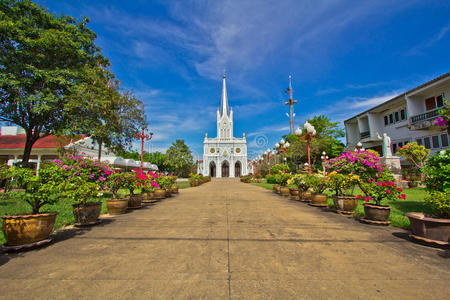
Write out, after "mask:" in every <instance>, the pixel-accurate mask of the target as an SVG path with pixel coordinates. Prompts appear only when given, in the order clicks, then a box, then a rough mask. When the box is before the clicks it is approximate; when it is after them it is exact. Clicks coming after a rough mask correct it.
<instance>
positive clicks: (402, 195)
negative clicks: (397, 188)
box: [398, 194, 406, 199]
mask: <svg viewBox="0 0 450 300" xmlns="http://www.w3.org/2000/svg"><path fill="white" fill-rule="evenodd" d="M398 199H406V195H405V194H400V195H398Z"/></svg>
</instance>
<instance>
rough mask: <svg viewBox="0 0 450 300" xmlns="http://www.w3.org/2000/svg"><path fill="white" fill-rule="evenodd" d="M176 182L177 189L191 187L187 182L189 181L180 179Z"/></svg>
mask: <svg viewBox="0 0 450 300" xmlns="http://www.w3.org/2000/svg"><path fill="white" fill-rule="evenodd" d="M177 184H178V188H179V189H187V188H190V187H191V186H190V184H189V181H180V182H177Z"/></svg>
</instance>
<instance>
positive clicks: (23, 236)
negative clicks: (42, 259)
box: [2, 212, 58, 246]
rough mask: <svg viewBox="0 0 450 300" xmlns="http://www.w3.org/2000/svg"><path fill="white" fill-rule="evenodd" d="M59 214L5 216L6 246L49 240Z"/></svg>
mask: <svg viewBox="0 0 450 300" xmlns="http://www.w3.org/2000/svg"><path fill="white" fill-rule="evenodd" d="M57 215H58V213H57V212H54V213H42V214H36V215H17V216H3V217H2V219H3V226H2V230H3V234H4V235H5V239H6V246H19V245H26V244H32V243H36V242H39V241H43V240H46V239H48V237H49V236H50V233H51V232H52V231H53V227H54V226H55V221H56V216H57Z"/></svg>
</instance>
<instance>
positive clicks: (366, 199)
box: [364, 196, 372, 202]
mask: <svg viewBox="0 0 450 300" xmlns="http://www.w3.org/2000/svg"><path fill="white" fill-rule="evenodd" d="M370 200H372V197H370V196H367V197H366V198H364V201H366V202H369V201H370Z"/></svg>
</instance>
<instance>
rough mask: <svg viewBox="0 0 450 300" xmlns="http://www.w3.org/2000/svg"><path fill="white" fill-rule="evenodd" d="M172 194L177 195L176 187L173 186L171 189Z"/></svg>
mask: <svg viewBox="0 0 450 300" xmlns="http://www.w3.org/2000/svg"><path fill="white" fill-rule="evenodd" d="M171 191H172V194H178V185H176V184H174V185H172V188H171Z"/></svg>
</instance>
